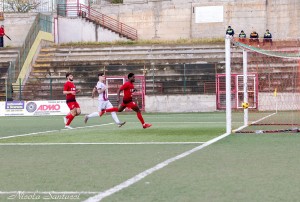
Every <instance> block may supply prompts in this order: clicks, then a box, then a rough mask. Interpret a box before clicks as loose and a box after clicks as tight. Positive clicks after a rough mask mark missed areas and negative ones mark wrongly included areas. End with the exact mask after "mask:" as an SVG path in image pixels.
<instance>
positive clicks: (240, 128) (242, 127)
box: [232, 112, 277, 133]
mask: <svg viewBox="0 0 300 202" xmlns="http://www.w3.org/2000/svg"><path fill="white" fill-rule="evenodd" d="M275 114H277V113H276V112H275V113H273V114H269V115H268V116H265V117H262V118H261V119H258V120H257V121H253V122H252V123H251V124H256V123H258V122H260V121H262V120H264V119H266V118H269V117H270V116H273V115H275ZM251 124H250V125H251ZM248 126H249V125H246V126H241V127H239V128H237V129H234V130H232V132H233V133H235V132H237V131H240V130H243V129H244V128H246V127H248Z"/></svg>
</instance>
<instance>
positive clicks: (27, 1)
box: [5, 0, 41, 13]
mask: <svg viewBox="0 0 300 202" xmlns="http://www.w3.org/2000/svg"><path fill="white" fill-rule="evenodd" d="M5 3H6V5H7V7H9V9H10V10H12V11H13V12H18V13H27V12H29V11H30V10H33V9H36V8H37V7H38V6H39V5H40V4H41V3H40V2H39V1H37V0H5Z"/></svg>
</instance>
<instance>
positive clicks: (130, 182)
mask: <svg viewBox="0 0 300 202" xmlns="http://www.w3.org/2000/svg"><path fill="white" fill-rule="evenodd" d="M228 135H230V133H225V134H223V135H220V136H218V137H216V138H213V139H211V140H209V141H207V142H205V143H204V144H202V145H200V146H197V147H195V148H193V149H191V150H188V151H186V152H184V153H182V154H179V155H177V156H175V157H172V158H169V159H167V160H165V161H163V162H161V163H159V164H157V165H155V166H154V167H152V168H149V169H148V170H145V171H143V172H141V173H139V174H137V175H136V176H133V177H132V178H130V179H128V180H126V181H124V182H122V183H121V184H119V185H116V186H114V187H112V188H110V189H107V190H105V191H103V192H100V193H98V194H97V195H95V196H92V197H90V198H88V199H87V200H85V201H84V202H97V201H101V200H102V199H103V198H106V197H108V196H110V195H112V194H114V193H116V192H118V191H121V190H122V189H125V188H127V187H129V186H131V185H133V184H135V183H136V182H138V181H140V180H142V179H143V178H145V177H147V176H148V175H150V174H152V173H154V172H156V171H158V170H160V169H162V168H164V167H166V166H167V165H169V164H170V163H172V162H174V161H177V160H179V159H181V158H184V157H186V156H188V155H190V154H192V153H194V152H196V151H199V150H200V149H203V148H205V147H207V146H208V145H210V144H213V143H215V142H217V141H219V140H221V139H223V138H225V137H227V136H228Z"/></svg>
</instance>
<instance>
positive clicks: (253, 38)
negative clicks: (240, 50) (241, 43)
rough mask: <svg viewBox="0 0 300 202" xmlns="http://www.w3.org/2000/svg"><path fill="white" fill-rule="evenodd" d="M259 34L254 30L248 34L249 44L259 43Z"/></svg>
mask: <svg viewBox="0 0 300 202" xmlns="http://www.w3.org/2000/svg"><path fill="white" fill-rule="evenodd" d="M258 38H259V36H258V33H257V32H256V31H253V32H251V34H250V40H249V42H250V44H253V43H256V44H257V45H259V39H258Z"/></svg>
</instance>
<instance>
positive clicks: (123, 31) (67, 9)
mask: <svg viewBox="0 0 300 202" xmlns="http://www.w3.org/2000/svg"><path fill="white" fill-rule="evenodd" d="M57 7H58V8H57V14H58V15H60V16H65V17H75V16H81V17H83V18H86V19H87V20H89V21H92V22H94V23H96V24H98V25H100V26H102V27H104V28H107V29H109V30H111V31H113V32H116V33H118V34H120V35H123V36H125V37H127V38H129V39H132V40H137V39H138V36H137V30H136V29H135V28H133V27H130V26H128V25H126V24H124V23H122V22H120V21H117V20H115V19H113V18H111V17H109V16H107V15H104V14H102V13H100V12H98V11H96V10H94V9H92V8H90V7H89V6H86V5H83V4H78V5H75V4H74V5H67V4H58V5H57Z"/></svg>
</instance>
